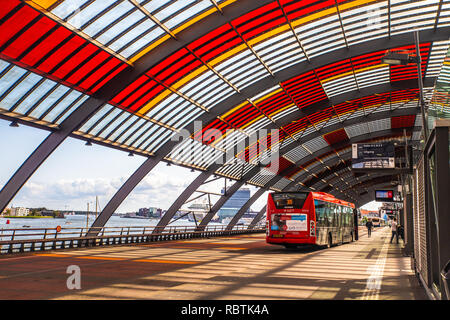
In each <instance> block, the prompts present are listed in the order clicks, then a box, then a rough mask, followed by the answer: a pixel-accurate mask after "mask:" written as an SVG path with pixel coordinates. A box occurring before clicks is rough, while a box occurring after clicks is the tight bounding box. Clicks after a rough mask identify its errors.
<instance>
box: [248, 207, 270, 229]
mask: <svg viewBox="0 0 450 320" xmlns="http://www.w3.org/2000/svg"><path fill="white" fill-rule="evenodd" d="M266 208H267V205H265V206H264V207H263V208H262V209H261V210H260V211H259V213H258V214H257V215H256V216H255V217H254V218H253V221H252V222H250V224H249V225H248V228H247V229H248V230H250V229H253V228H254V227H255V226H256V224H257V223H258V222H259V220H261V218H262V217H263V215H264V214H265V213H266Z"/></svg>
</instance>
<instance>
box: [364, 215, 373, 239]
mask: <svg viewBox="0 0 450 320" xmlns="http://www.w3.org/2000/svg"><path fill="white" fill-rule="evenodd" d="M372 227H373V223H372V219H369V220H368V221H367V222H366V228H367V235H368V237H369V238H370V235H371V234H372Z"/></svg>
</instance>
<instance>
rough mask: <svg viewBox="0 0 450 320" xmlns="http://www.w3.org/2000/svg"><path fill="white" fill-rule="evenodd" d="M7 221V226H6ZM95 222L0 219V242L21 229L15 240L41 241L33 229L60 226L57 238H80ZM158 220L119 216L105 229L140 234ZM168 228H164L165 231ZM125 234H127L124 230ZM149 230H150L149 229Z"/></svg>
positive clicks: (82, 218)
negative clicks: (128, 228)
mask: <svg viewBox="0 0 450 320" xmlns="http://www.w3.org/2000/svg"><path fill="white" fill-rule="evenodd" d="M7 220H9V224H6V222H7ZM94 221H95V215H89V220H88V221H87V219H86V215H73V216H67V217H66V218H65V219H54V218H41V219H30V218H8V219H7V218H0V241H1V240H3V241H8V240H10V239H11V236H12V234H13V231H11V229H22V230H20V231H16V232H15V235H14V239H15V240H23V239H43V237H44V230H30V229H33V228H56V227H57V226H61V229H62V230H61V233H60V234H59V236H58V238H65V237H74V236H80V235H81V234H80V233H81V228H84V231H83V233H84V232H86V231H87V228H86V227H90V226H91V225H92V224H93V223H94ZM158 221H159V219H158V218H154V219H136V218H121V217H119V216H112V217H111V218H110V219H109V220H108V222H107V223H106V226H105V227H138V229H137V228H136V229H133V228H132V230H131V234H133V233H142V232H143V230H144V229H143V227H152V226H156V225H157V224H158ZM170 226H188V227H195V222H193V221H189V220H187V219H186V220H183V219H179V220H176V221H174V222H172V223H171V224H169V226H168V227H170ZM211 226H221V227H223V226H225V225H224V224H221V223H214V222H210V223H209V224H208V227H211ZM68 228H70V229H68ZM167 229H168V228H166V230H167ZM120 230H121V229H109V230H108V229H107V231H106V233H105V235H111V234H119V233H120ZM124 230H125V232H128V231H127V230H126V229H124ZM150 230H151V229H150ZM150 230H149V231H150ZM54 233H55V230H49V231H48V233H47V236H49V237H52V234H54Z"/></svg>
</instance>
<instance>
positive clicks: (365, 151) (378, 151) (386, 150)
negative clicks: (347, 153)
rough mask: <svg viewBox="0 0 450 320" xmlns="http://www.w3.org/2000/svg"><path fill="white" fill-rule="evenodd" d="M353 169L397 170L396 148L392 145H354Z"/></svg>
mask: <svg viewBox="0 0 450 320" xmlns="http://www.w3.org/2000/svg"><path fill="white" fill-rule="evenodd" d="M352 168H353V169H386V168H388V169H393V168H395V147H394V144H392V143H353V144H352Z"/></svg>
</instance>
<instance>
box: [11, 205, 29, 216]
mask: <svg viewBox="0 0 450 320" xmlns="http://www.w3.org/2000/svg"><path fill="white" fill-rule="evenodd" d="M29 213H30V209H28V208H23V207H17V208H11V212H10V214H9V215H10V216H15V217H26V216H27V215H28V214H29Z"/></svg>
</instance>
